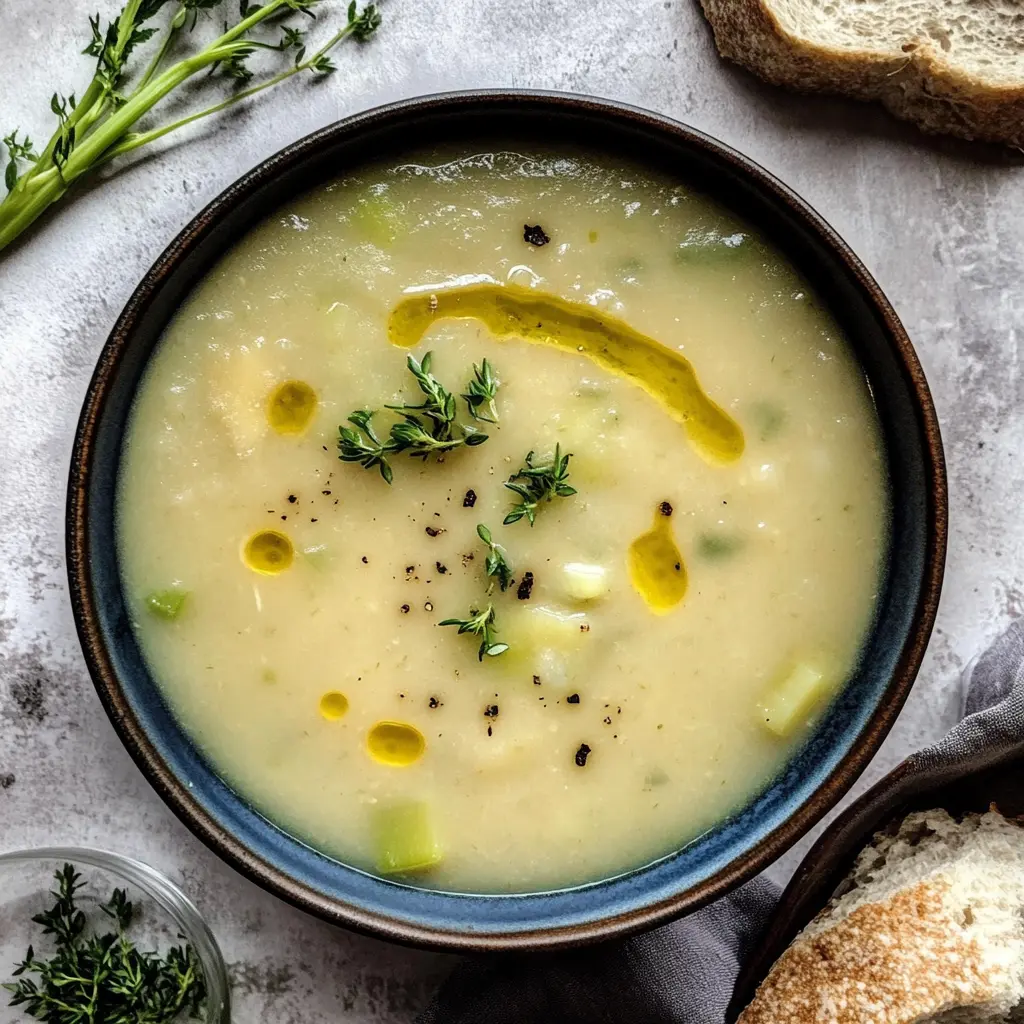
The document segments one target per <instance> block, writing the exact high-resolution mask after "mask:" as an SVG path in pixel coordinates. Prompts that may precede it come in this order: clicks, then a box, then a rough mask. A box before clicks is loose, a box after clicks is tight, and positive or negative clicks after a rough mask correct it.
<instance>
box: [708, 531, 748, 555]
mask: <svg viewBox="0 0 1024 1024" xmlns="http://www.w3.org/2000/svg"><path fill="white" fill-rule="evenodd" d="M742 547H743V538H742V537H740V536H738V535H737V534H735V533H721V532H718V531H708V532H707V533H702V534H701V535H700V536H699V537H698V538H697V552H698V554H699V555H700V556H701V558H706V559H707V560H708V561H709V562H720V561H723V560H724V559H726V558H731V557H732V556H733V555H735V554H736V552H737V551H739V550H740V548H742Z"/></svg>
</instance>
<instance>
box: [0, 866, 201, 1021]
mask: <svg viewBox="0 0 1024 1024" xmlns="http://www.w3.org/2000/svg"><path fill="white" fill-rule="evenodd" d="M54 878H55V879H56V882H57V889H56V890H55V891H53V892H52V893H51V895H52V896H53V897H54V900H55V902H54V904H53V906H52V907H51V908H50V909H49V910H46V911H43V912H42V913H40V914H36V915H35V917H33V918H32V920H33V922H35V923H36V924H38V925H39V926H40V928H41V929H42V934H43V935H44V936H52V937H53V938H52V941H53V945H54V951H53V953H52V954H50V955H49V957H46V958H44V957H42V956H37V954H36V952H35V948H34V947H33V946H29V947H28V952H27V953H26V954H25V959H24V960H23V961H22V962H21V963H20V964H18V966H17V967H16V968H15V969H14V971H13V974H14V977H15V978H16V979H17V980H16V981H13V982H8V983H6V984H5V985H3V986H0V987H3V988H5V989H6V990H7V991H8V992H10V993H11V1000H10V1005H11V1006H21V1007H23V1008H24V1011H25V1013H26V1014H28V1015H29V1016H30V1017H34V1018H35V1019H36V1020H41V1021H46V1022H48V1024H171V1022H172V1021H184V1020H198V1019H201V1018H200V1011H201V1009H202V1006H203V1002H204V1000H205V998H206V984H205V982H204V980H203V975H202V969H201V967H200V964H199V958H198V957H197V956H196V954H195V952H194V950H193V949H192V947H191V946H189V945H188V944H186V945H184V946H172V947H171V948H170V949H169V950H168V951H167V952H166V953H165V954H164V955H163V956H161V955H159V954H158V953H154V952H144V951H142V950H140V949H139V948H138V947H137V946H136V945H135V943H133V942H132V941H131V940H130V939H129V938H128V937H127V935H126V933H127V931H128V929H129V928H130V927H131V924H132V921H133V920H134V918H135V908H134V907H133V906H132V904H131V902H130V901H129V900H128V895H127V893H126V892H125V890H124V889H115V890H114V891H113V893H112V894H111V897H110V899H109V900H108V901H107V902H106V903H104V904H101V905H100V908H99V909H100V910H101V911H102V912H103V913H104V914H105V915H106V916H107V917H108V918H109V919H110V921H111V922H112V926H111V927H112V930H111V931H98V930H97V929H96V927H95V925H94V924H92V923H90V922H89V920H88V919H87V917H86V915H85V912H84V911H82V910H81V909H80V908H79V906H78V902H77V899H76V897H77V895H78V894H79V893H80V892H82V891H83V889H84V888H85V886H84V883H83V882H82V880H81V879H82V876H81V875H80V874H79V873H78V872H77V871H76V870H75V869H74V867H73V866H72V865H71V864H65V865H64V867H63V868H62V869H61V870H59V871H57V872H55V874H54Z"/></svg>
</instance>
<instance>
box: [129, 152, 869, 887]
mask: <svg viewBox="0 0 1024 1024" xmlns="http://www.w3.org/2000/svg"><path fill="white" fill-rule="evenodd" d="M524 225H526V226H528V227H529V228H530V229H532V230H529V231H526V232H524ZM524 236H529V237H530V238H531V239H532V242H531V241H528V240H527V238H526V237H524ZM545 238H547V239H549V240H548V241H546V242H545V241H544V239H545ZM537 243H540V244H537ZM406 346H411V347H406ZM427 352H431V353H432V354H433V355H432V359H431V360H427V366H426V367H425V370H426V371H427V372H428V374H429V375H433V376H429V375H428V376H425V377H424V378H423V379H424V381H425V386H426V389H427V391H432V395H428V394H426V393H425V392H424V390H421V388H420V387H419V386H418V384H417V381H416V379H415V378H414V376H413V374H412V373H411V372H410V370H409V369H408V368H407V366H406V357H407V355H409V354H410V353H411V354H412V355H413V356H414V357H415V360H416V361H417V364H418V363H419V361H420V360H423V359H424V357H425V354H426V353H427ZM485 359H486V360H487V361H488V364H487V367H486V368H485V367H484V365H483V361H484V360H485ZM474 364H475V366H476V367H477V368H478V369H479V370H480V371H481V376H482V378H483V379H482V380H480V381H478V382H477V386H476V387H475V388H474V389H469V388H468V383H469V381H470V380H472V379H473V377H474V373H473V367H474ZM487 371H490V376H491V377H493V378H496V379H497V381H498V382H499V386H498V388H497V391H496V394H495V395H494V399H493V407H492V405H491V398H490V395H491V392H492V391H493V390H494V388H493V381H490V380H488V379H487V378H488V373H487ZM435 378H436V380H437V381H438V382H440V385H441V386H443V388H446V389H447V390H448V391H449V392H451V393H452V395H453V396H454V398H453V400H451V401H449V400H447V399H446V398H445V395H444V393H443V392H440V393H439V392H438V391H437V390H436V389H435V386H434V384H433V381H434V379H435ZM463 393H466V394H470V395H471V399H472V403H473V406H472V407H473V409H474V411H475V412H476V413H477V414H478V415H479V416H481V417H486V418H487V419H493V418H494V415H493V414H494V413H497V418H498V423H497V424H492V423H489V422H486V419H480V420H477V419H473V418H472V417H471V415H470V404H469V403H467V401H466V400H465V399H464V398H462V397H460V396H461V395H462V394H463ZM431 402H434V403H435V404H434V405H433V406H432V408H431V409H430V410H428V412H429V411H433V412H434V413H435V415H434V417H433V418H432V417H430V416H429V415H427V413H426V412H424V411H422V410H420V411H411V412H407V415H408V416H412V417H415V420H416V422H413V421H412V420H409V419H403V418H402V416H401V414H400V413H399V412H395V411H388V410H387V409H386V408H385V406H388V405H401V404H405V405H408V406H416V405H423V404H424V403H427V404H430V403H431ZM446 403H447V405H446ZM358 410H378V411H377V412H376V415H375V416H374V417H373V418H372V420H370V422H369V428H370V430H372V431H373V432H374V435H375V436H376V437H377V439H378V440H379V442H381V443H385V442H388V440H389V438H390V437H391V436H392V435H391V434H390V431H391V428H392V424H395V423H398V422H404V423H405V424H406V428H405V432H404V433H403V430H402V429H399V431H398V432H397V436H398V437H399V438H400V439H401V443H402V444H416V445H420V446H422V445H426V446H429V447H430V448H431V450H432V451H435V450H438V451H440V452H441V456H440V457H437V456H436V455H431V456H430V457H429V458H427V460H426V461H421V459H419V458H415V457H410V455H409V454H408V452H407V451H398V452H394V453H391V454H388V453H387V452H384V453H383V458H384V460H385V461H386V463H387V468H388V469H390V472H391V474H393V483H392V484H391V485H390V486H389V485H388V483H386V482H385V480H384V479H383V478H382V472H381V469H382V467H381V466H380V465H379V463H378V462H376V456H378V455H381V454H382V453H381V451H380V449H379V445H378V444H377V443H375V442H374V441H373V439H372V437H371V436H370V435H369V434H368V433H367V432H366V431H364V430H362V429H360V427H359V425H358V424H353V423H350V422H348V421H347V418H348V416H349V415H350V414H351V413H352V412H353V411H358ZM453 412H454V418H453V416H452V413H453ZM356 419H357V421H358V420H359V416H358V415H357V417H356ZM363 422H365V421H363ZM339 424H341V425H344V426H345V427H346V428H348V429H349V431H350V433H349V434H348V441H347V445H346V451H347V453H348V454H349V455H350V456H351V457H352V458H358V457H359V456H360V454H366V457H367V461H368V462H370V463H371V465H370V466H369V468H363V467H362V466H361V465H360V464H359V463H358V462H342V461H339V444H338V441H339ZM474 428H475V429H476V430H477V431H479V432H480V433H483V434H486V435H487V440H486V441H485V442H482V443H479V444H464V443H460V442H463V441H464V440H465V439H466V438H467V437H468V438H469V439H470V441H474V442H475V441H478V440H479V437H478V436H476V435H474V434H473V432H472V431H473V429H474ZM451 442H454V444H452V443H451ZM556 446H557V452H558V455H559V458H560V460H561V461H562V462H563V466H562V468H563V470H564V472H563V473H562V474H561V476H560V477H559V474H558V473H557V472H555V469H557V467H554V468H553V467H552V460H553V457H554V455H555V452H556ZM530 452H533V453H534V454H533V456H532V459H531V464H532V465H533V467H535V469H537V470H538V472H537V473H536V474H534V475H527V476H522V477H519V478H518V479H516V480H514V481H513V483H516V484H518V485H520V487H521V488H522V490H523V491H524V492H525V496H524V495H523V494H520V493H516V492H514V491H513V490H511V489H509V488H507V487H506V486H505V484H506V481H508V480H509V478H510V476H512V474H514V473H515V472H516V471H517V470H519V469H521V468H523V467H524V465H525V463H526V457H527V454H528V453H530ZM567 455H568V456H570V457H569V459H568V462H567V463H565V461H564V460H565V456H567ZM559 487H560V490H561V492H562V493H561V494H557V493H556V494H555V495H554V496H553V497H551V498H550V500H548V497H547V496H546V495H547V494H549V493H550V492H551V490H552V488H555V489H557V488H559ZM573 490H575V493H571V492H572V491H573ZM537 494H544V496H543V497H541V500H540V501H539V502H537V503H536V505H534V504H532V503H531V502H532V498H533V497H536V496H537ZM886 500H887V499H886V482H885V466H884V456H883V454H882V452H881V448H880V441H879V433H878V426H877V421H876V416H875V412H874V409H873V406H872V403H871V399H870V396H869V393H868V389H867V386H866V384H865V381H864V379H863V376H862V373H861V372H860V370H859V369H858V367H857V365H856V364H855V362H854V360H853V358H852V357H851V355H850V353H849V352H848V351H847V348H846V346H845V343H844V341H843V338H842V334H841V332H840V330H839V328H838V327H837V325H836V324H835V322H834V321H833V320H832V319H831V317H830V316H829V314H828V313H827V311H826V310H824V309H823V308H822V306H821V305H820V304H819V303H818V302H817V301H816V300H815V297H814V295H813V294H812V293H811V292H810V291H809V290H808V287H807V285H806V283H805V282H803V281H802V280H801V279H800V278H799V277H798V276H797V275H796V274H795V273H794V271H793V270H792V269H791V268H790V267H789V266H788V265H787V264H786V263H785V262H784V261H783V260H782V258H781V257H780V256H779V255H778V254H777V253H776V252H774V251H773V250H772V249H771V248H770V247H769V246H768V245H766V244H765V243H764V242H763V241H762V240H760V239H759V238H758V237H757V236H756V235H755V234H754V233H753V232H751V230H750V229H749V227H747V226H746V225H744V224H742V223H740V222H738V221H737V220H736V219H735V218H734V217H732V216H731V215H730V214H728V213H727V212H724V211H723V210H721V209H720V208H718V207H717V206H714V205H712V204H711V203H709V202H708V201H707V200H706V199H705V198H703V197H701V196H699V195H697V194H695V193H693V192H691V191H689V190H688V189H686V188H684V187H682V186H680V185H679V184H677V183H674V182H670V181H668V180H665V179H662V178H659V177H657V176H656V175H654V174H651V173H649V172H647V171H644V170H641V169H638V168H637V167H633V166H627V165H623V164H614V163H610V162H605V161H603V160H600V159H595V158H592V157H591V156H588V155H584V154H579V153H559V154H552V153H536V152H532V151H531V152H530V154H529V155H522V154H521V153H520V152H518V151H515V152H514V151H511V150H509V151H502V152H494V153H490V154H482V155H481V154H476V155H468V151H462V152H461V153H455V152H441V153H425V154H421V155H419V156H418V157H417V158H416V159H414V160H410V161H407V162H405V163H403V164H401V165H395V164H392V165H385V166H380V167H376V168H372V169H369V170H366V171H365V172H363V173H358V174H353V175H350V176H347V177H345V178H344V179H342V180H340V181H337V182H334V183H333V184H330V185H327V186H325V187H322V188H319V189H318V190H316V191H314V192H313V193H311V194H309V195H306V196H304V197H301V198H299V199H296V200H295V201H294V202H292V203H290V204H289V205H288V206H286V207H285V208H284V209H282V210H281V211H280V212H279V213H278V214H276V215H275V216H273V217H272V218H271V219H269V220H268V221H266V222H265V223H263V224H261V225H259V226H258V227H255V228H254V230H253V231H252V232H251V233H250V234H249V235H248V236H247V237H246V238H245V239H244V240H243V241H242V242H241V243H240V244H239V245H238V246H237V247H236V248H235V249H234V250H233V251H232V252H231V253H230V254H228V255H227V256H226V257H225V258H224V259H223V260H222V261H221V263H220V264H219V265H218V266H217V267H216V268H215V270H214V271H213V272H212V273H211V274H210V275H209V276H208V277H207V278H206V279H205V280H204V281H203V282H202V283H201V284H200V285H199V286H198V287H197V288H196V290H195V292H194V293H193V295H192V296H191V298H190V299H189V300H188V302H187V303H186V304H185V305H184V306H183V308H182V309H181V311H180V313H179V315H178V316H177V318H176V320H175V321H174V322H173V323H172V324H171V326H170V327H169V328H168V330H167V332H166V336H165V338H164V340H163V342H162V344H161V346H160V348H159V350H158V351H157V353H156V355H155V356H154V358H153V361H152V364H151V366H150V368H149V370H148V373H147V376H146V378H145V381H144V383H143V385H142V388H141V390H140V392H139V395H138V398H137V401H136V405H135V409H134V412H133V417H132V422H131V428H130V432H129V436H128V440H127V444H126V448H125V452H124V456H123V463H122V470H121V478H120V497H119V508H120V522H119V544H120V559H121V566H122V572H123V576H124V581H125V586H126V592H127V596H128V601H129V605H130V610H131V614H132V618H133V621H134V623H135V628H136V630H137V634H138V637H139V639H140V641H141V644H142V648H143V651H144V653H145V656H146V658H147V660H148V662H149V664H150V666H151V667H152V670H153V672H154V674H155V676H156V678H157V679H158V680H159V682H160V684H161V685H162V687H163V688H164V690H165V692H166V694H167V697H168V699H169V700H170V702H171V704H172V706H173V707H174V709H175V711H176V713H177V714H178V715H179V716H180V719H181V720H182V721H183V722H184V724H185V726H186V727H187V729H188V730H189V732H190V733H191V734H192V736H193V737H194V738H195V739H196V741H197V742H198V743H199V745H200V746H201V748H202V749H203V750H204V751H205V752H206V754H207V755H208V757H209V758H210V759H211V761H212V762H213V763H214V764H215V765H216V766H217V768H218V770H219V771H221V772H222V774H223V775H224V777H225V778H226V779H228V780H229V781H230V783H231V784H232V785H233V786H234V787H235V788H236V789H237V790H238V791H239V792H240V793H241V794H243V795H244V796H245V797H246V798H247V799H249V800H250V801H251V802H252V803H253V805H254V806H256V807H257V808H258V809H260V810H261V811H262V812H264V813H265V814H266V815H267V816H268V817H270V818H271V819H272V820H274V821H275V822H278V823H279V824H280V825H282V826H283V827H284V828H286V829H288V830H290V831H292V832H293V833H294V834H296V835H298V836H300V837H302V838H303V839H304V840H306V841H308V842H309V843H310V844H312V845H313V846H315V847H317V848H319V849H321V850H324V851H325V852H327V853H329V854H331V855H334V856H336V857H338V858H339V859H341V860H343V861H345V862H347V863H350V864H353V865H356V866H360V867H364V868H366V869H368V870H370V871H374V872H379V873H383V874H386V875H391V876H394V877H397V878H400V879H404V880H411V881H414V883H415V884H421V885H426V886H430V887H439V888H451V889H457V890H470V891H472V890H477V891H531V890H540V889H544V888H548V887H553V886H560V885H564V884H572V883H579V882H583V881H587V880H592V879H597V878H600V877H604V876H608V875H611V874H615V873H617V872H620V871H622V870H625V869H628V868H630V867H633V866H636V865H639V864H641V863H644V862H646V861H649V860H651V859H653V858H655V857H657V856H659V855H662V854H665V853H667V852H669V851H671V850H674V849H677V848H679V847H680V846H682V845H683V844H685V843H686V842H687V841H688V840H691V839H693V838H695V837H696V836H697V835H699V834H700V833H701V832H703V831H705V830H706V829H708V828H709V827H711V826H713V825H714V824H715V823H717V822H719V821H721V820H722V819H723V818H725V817H727V816H728V815H729V814H730V813H732V812H735V811H736V810H738V809H739V808H740V807H742V806H743V805H744V803H745V802H747V801H748V800H749V799H750V798H751V797H752V796H753V795H754V794H755V793H756V792H757V791H758V790H760V789H761V788H762V787H764V786H765V785H766V784H767V783H768V782H769V781H770V779H771V778H772V776H773V775H774V774H775V773H776V772H777V771H778V770H779V768H780V767H781V766H782V765H783V763H784V762H785V761H786V759H787V757H789V756H790V755H791V754H792V753H793V751H794V749H795V748H796V747H797V746H798V745H799V744H800V743H801V742H802V741H803V740H804V739H805V738H806V735H807V730H808V728H809V726H810V724H811V723H812V722H813V721H814V720H815V718H816V717H817V716H818V715H820V713H821V711H822V709H823V707H825V706H827V703H828V700H829V698H830V697H831V696H832V695H834V693H835V692H836V691H837V689H838V688H840V687H841V686H842V684H843V682H844V680H845V679H846V677H847V676H848V674H849V673H850V671H851V670H852V669H853V667H854V665H855V663H856V660H857V656H858V651H859V648H860V645H861V644H862V642H863V640H864V637H865V635H866V632H867V630H868V629H869V627H870V624H871V622H872V617H873V613H874V608H875V602H876V596H877V591H878V588H879V586H880V573H881V566H882V561H883V557H884V552H885V548H886V544H887V538H888V520H887V504H886ZM513 511H515V515H516V516H520V517H521V518H519V519H518V521H515V522H512V523H510V524H509V525H503V519H504V518H505V517H506V516H507V515H508V514H509V513H510V512H513ZM530 515H533V517H534V524H533V525H532V526H531V524H530ZM512 518H515V516H513V517H512ZM478 524H483V525H484V526H485V527H486V528H487V529H488V530H489V531H490V537H491V540H492V542H493V543H494V544H496V545H498V547H497V549H496V550H495V551H493V552H492V551H491V549H490V548H489V546H488V545H487V544H485V543H484V541H483V540H482V539H481V538H480V536H478V533H477V526H478ZM489 555H490V556H491V558H490V559H488V556H489ZM502 559H504V563H507V564H509V566H510V572H505V570H504V563H503V561H502ZM488 568H490V570H491V572H492V575H491V576H488V575H487V570H488ZM509 575H511V577H512V580H513V582H512V583H511V584H510V585H508V588H507V589H506V590H504V591H503V590H502V589H501V584H502V583H505V584H508V576H509ZM489 586H490V590H489ZM488 608H490V609H491V610H492V615H493V617H492V618H491V620H490V621H488ZM446 619H456V620H459V621H461V622H462V623H465V624H467V629H466V631H465V632H463V633H461V634H460V632H459V626H458V625H457V624H456V625H439V623H440V622H441V621H442V620H446ZM504 645H507V649H504Z"/></svg>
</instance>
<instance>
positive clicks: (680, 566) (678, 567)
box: [676, 562, 682, 572]
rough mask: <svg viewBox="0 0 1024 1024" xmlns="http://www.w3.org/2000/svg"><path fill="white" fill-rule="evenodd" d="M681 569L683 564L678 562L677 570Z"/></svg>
mask: <svg viewBox="0 0 1024 1024" xmlns="http://www.w3.org/2000/svg"><path fill="white" fill-rule="evenodd" d="M680 569H682V565H681V564H680V563H679V562H676V572H679V570H680Z"/></svg>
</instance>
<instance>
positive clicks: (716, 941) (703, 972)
mask: <svg viewBox="0 0 1024 1024" xmlns="http://www.w3.org/2000/svg"><path fill="white" fill-rule="evenodd" d="M963 684H964V688H963V693H964V700H963V702H962V709H963V711H964V713H965V714H966V716H967V717H965V718H964V719H963V721H961V722H960V724H959V725H957V726H956V727H955V728H954V729H953V730H952V731H951V732H950V733H949V735H948V736H946V737H945V739H943V740H941V741H940V742H939V743H936V744H935V745H934V746H932V747H929V748H927V749H926V750H922V751H920V752H918V753H916V754H914V755H912V759H913V760H915V761H917V762H918V763H919V764H921V765H922V766H938V765H942V764H955V763H957V762H961V761H965V760H967V759H969V758H970V757H972V756H974V755H976V754H977V753H978V752H979V751H981V750H983V749H986V750H996V749H1008V748H1009V747H1011V746H1013V745H1015V744H1019V743H1021V742H1024V620H1020V621H1018V622H1014V623H1013V624H1012V625H1011V626H1010V628H1009V629H1008V630H1007V631H1006V632H1005V633H1004V634H1003V635H1002V636H1001V637H999V639H998V640H996V641H995V643H993V645H992V646H991V647H990V648H989V649H988V650H987V651H986V652H985V653H984V654H983V655H981V657H980V658H978V659H976V660H975V661H974V662H973V663H972V664H971V665H969V666H968V668H967V670H966V671H965V672H964V678H963ZM778 895H779V890H778V888H777V887H776V886H775V885H773V884H772V883H771V882H769V881H767V880H766V879H765V878H763V877H759V878H755V879H754V880H753V881H751V882H748V883H747V884H746V885H744V886H742V887H741V888H739V889H737V890H736V892H734V893H732V894H731V895H730V896H726V897H725V898H724V899H721V900H718V901H717V902H716V903H713V904H711V906H709V907H705V908H704V909H703V910H701V911H698V912H697V913H696V914H693V915H691V916H690V917H687V918H684V919H683V920H682V921H677V922H675V923H674V924H670V925H667V926H666V927H664V928H659V929H658V930H656V931H653V932H649V933H648V934H646V935H638V936H635V937H633V938H630V939H624V940H621V941H615V942H609V943H605V944H603V945H600V946H593V947H589V948H587V949H581V950H575V951H570V952H565V953H551V954H534V955H525V956H518V955H516V956H502V957H493V958H480V959H473V960H466V961H464V962H463V963H462V964H460V965H459V966H458V967H456V969H455V971H454V972H453V973H452V975H451V977H450V978H449V979H448V980H447V981H446V982H445V983H444V984H443V985H442V987H441V989H440V991H439V992H438V993H437V996H436V997H435V999H434V1001H433V1003H432V1004H431V1006H430V1007H429V1008H428V1009H427V1010H426V1011H425V1012H424V1013H423V1014H422V1016H420V1018H419V1020H418V1022H417V1024H577V1022H578V1024H606V1022H607V1024H722V1021H723V1019H724V1015H725V1008H726V1006H727V1005H728V1002H729V998H730V996H731V994H732V988H733V983H734V981H735V979H736V974H737V972H738V970H739V965H740V963H741V962H742V961H743V958H744V957H745V956H746V954H747V952H748V950H749V949H750V948H751V944H752V943H753V942H755V941H756V940H757V937H758V935H759V934H760V932H761V928H762V926H763V924H764V922H765V920H766V919H767V917H768V914H769V913H770V911H771V909H772V907H773V906H774V904H775V901H776V899H777V898H778Z"/></svg>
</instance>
